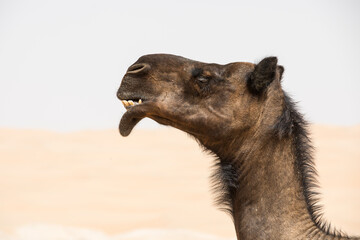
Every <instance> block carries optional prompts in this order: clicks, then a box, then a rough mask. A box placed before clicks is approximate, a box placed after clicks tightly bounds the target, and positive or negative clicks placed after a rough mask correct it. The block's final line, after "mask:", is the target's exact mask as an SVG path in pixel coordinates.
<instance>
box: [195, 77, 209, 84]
mask: <svg viewBox="0 0 360 240" xmlns="http://www.w3.org/2000/svg"><path fill="white" fill-rule="evenodd" d="M197 80H198V81H199V82H201V83H207V82H209V78H206V77H198V78H197Z"/></svg>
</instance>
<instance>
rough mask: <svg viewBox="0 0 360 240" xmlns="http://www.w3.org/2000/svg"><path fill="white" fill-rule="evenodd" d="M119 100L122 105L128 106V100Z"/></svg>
mask: <svg viewBox="0 0 360 240" xmlns="http://www.w3.org/2000/svg"><path fill="white" fill-rule="evenodd" d="M121 102H122V104H123V105H124V107H127V106H129V103H128V101H126V100H121Z"/></svg>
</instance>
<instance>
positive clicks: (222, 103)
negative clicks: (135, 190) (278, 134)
mask: <svg viewBox="0 0 360 240" xmlns="http://www.w3.org/2000/svg"><path fill="white" fill-rule="evenodd" d="M282 73H283V68H282V67H281V66H278V65H277V58H276V57H268V58H265V59H263V60H262V61H261V62H260V63H258V64H252V63H244V62H236V63H230V64H227V65H219V64H207V63H202V62H198V61H193V60H189V59H186V58H183V57H179V56H174V55H167V54H154V55H145V56H142V57H140V59H139V60H138V61H137V62H135V63H134V64H133V65H132V66H130V67H129V69H128V70H127V73H126V74H125V76H124V78H123V79H122V83H121V86H120V88H119V90H118V92H117V96H118V98H119V99H120V100H122V102H123V104H124V106H125V107H126V109H127V111H126V113H125V114H124V115H123V117H122V119H121V121H120V125H119V130H120V133H121V135H122V136H127V135H129V134H130V132H131V130H132V129H133V128H134V126H135V125H136V124H137V123H138V122H139V121H140V120H141V119H143V118H145V117H148V118H151V119H153V120H155V121H156V122H158V123H160V124H164V125H170V126H173V127H175V128H178V129H180V130H182V131H185V132H187V133H189V134H191V135H193V136H195V137H196V138H198V139H202V140H204V141H205V140H206V139H204V138H211V139H213V140H221V139H223V138H224V137H228V136H230V135H231V134H234V133H239V132H241V131H243V130H244V129H249V128H251V127H252V126H254V125H256V124H258V123H259V118H260V116H261V115H262V114H263V112H264V111H263V109H264V105H266V104H265V103H266V101H267V99H268V97H267V92H268V90H269V88H270V86H271V85H277V86H278V87H277V88H279V86H280V84H279V82H280V78H281V75H282ZM274 80H275V81H274ZM273 82H278V83H277V84H273ZM279 89H280V90H281V88H279ZM270 115H271V114H270Z"/></svg>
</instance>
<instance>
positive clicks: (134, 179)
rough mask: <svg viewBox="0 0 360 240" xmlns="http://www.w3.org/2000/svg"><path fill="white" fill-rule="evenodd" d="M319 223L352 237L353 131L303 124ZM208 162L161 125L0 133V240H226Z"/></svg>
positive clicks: (358, 226)
mask: <svg viewBox="0 0 360 240" xmlns="http://www.w3.org/2000/svg"><path fill="white" fill-rule="evenodd" d="M311 131H312V139H313V142H314V145H315V147H316V152H315V159H316V165H317V169H318V172H319V181H320V186H321V193H322V204H323V205H324V218H325V219H327V220H328V221H329V222H331V223H332V225H334V226H336V228H337V229H341V230H343V231H345V232H347V233H349V234H357V235H359V234H360V174H359V172H360V126H352V127H334V126H320V125H315V126H312V127H311ZM212 163H213V161H212V157H211V156H209V155H207V154H206V153H203V152H202V150H201V148H200V147H199V146H198V145H197V143H196V142H195V141H194V140H193V139H192V138H190V137H188V136H187V135H186V134H184V133H182V132H180V131H178V130H175V129H171V128H161V129H152V130H143V129H135V130H134V132H133V133H132V134H131V135H130V136H129V137H127V138H123V137H121V136H120V135H119V133H118V131H117V129H112V130H103V131H81V132H72V133H56V132H48V131H40V130H19V129H18V130H16V129H0V239H1V240H32V239H37V240H45V239H59V240H62V239H64V240H65V239H74V240H76V239H82V240H92V239H94V240H95V239H96V240H110V239H111V240H115V239H116V240H140V239H147V240H148V239H150V240H151V239H157V240H160V239H189V240H190V239H191V240H200V239H203V240H205V239H207V240H225V239H226V240H229V239H235V233H234V229H233V223H232V221H231V218H230V217H229V216H228V215H227V214H226V213H224V212H221V211H220V210H218V209H217V208H216V206H215V205H214V204H213V200H214V194H213V193H212V191H211V183H210V180H209V176H210V175H211V166H212Z"/></svg>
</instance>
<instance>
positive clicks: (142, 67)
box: [127, 63, 150, 73]
mask: <svg viewBox="0 0 360 240" xmlns="http://www.w3.org/2000/svg"><path fill="white" fill-rule="evenodd" d="M149 68H150V66H149V65H148V64H144V63H137V64H134V65H132V66H130V67H129V69H128V70H127V73H139V72H142V71H143V70H145V69H149Z"/></svg>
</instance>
